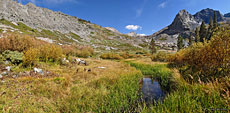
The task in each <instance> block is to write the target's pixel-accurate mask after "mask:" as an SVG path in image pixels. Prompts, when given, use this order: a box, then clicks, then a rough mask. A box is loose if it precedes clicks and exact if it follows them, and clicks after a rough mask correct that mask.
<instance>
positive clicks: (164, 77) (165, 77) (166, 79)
mask: <svg viewBox="0 0 230 113" xmlns="http://www.w3.org/2000/svg"><path fill="white" fill-rule="evenodd" d="M128 63H129V64H130V66H133V67H135V68H137V69H138V70H140V71H141V72H142V74H143V75H151V76H152V77H154V78H158V79H159V81H160V84H161V86H163V87H164V88H166V89H168V90H170V89H171V86H170V80H171V78H172V72H171V71H170V69H168V68H167V65H166V64H156V65H150V64H140V63H133V62H128ZM171 81H172V80H171Z"/></svg>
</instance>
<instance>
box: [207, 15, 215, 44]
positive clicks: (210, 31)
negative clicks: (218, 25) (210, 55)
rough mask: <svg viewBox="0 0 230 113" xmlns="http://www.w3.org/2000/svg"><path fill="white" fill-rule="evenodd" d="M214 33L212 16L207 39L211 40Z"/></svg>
mask: <svg viewBox="0 0 230 113" xmlns="http://www.w3.org/2000/svg"><path fill="white" fill-rule="evenodd" d="M212 33H213V20H212V17H210V21H209V26H208V33H207V36H206V40H210V39H211V37H212Z"/></svg>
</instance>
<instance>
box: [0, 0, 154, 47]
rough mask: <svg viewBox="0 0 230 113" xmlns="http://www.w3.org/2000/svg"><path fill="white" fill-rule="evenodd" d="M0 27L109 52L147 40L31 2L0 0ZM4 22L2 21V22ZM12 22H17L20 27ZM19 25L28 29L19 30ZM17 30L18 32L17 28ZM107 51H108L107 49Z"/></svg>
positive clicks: (137, 44)
mask: <svg viewBox="0 0 230 113" xmlns="http://www.w3.org/2000/svg"><path fill="white" fill-rule="evenodd" d="M0 19H2V21H1V24H3V25H6V24H7V26H10V27H13V28H15V29H17V30H18V31H20V32H22V33H28V34H30V35H35V36H36V37H43V38H51V39H53V40H54V42H58V43H66V44H70V43H73V42H76V43H79V44H82V45H91V46H93V47H94V48H98V49H106V50H111V48H113V49H115V50H119V49H124V48H125V47H124V46H125V45H128V46H127V48H125V49H128V48H142V47H141V46H139V45H143V44H146V43H148V42H149V40H150V39H145V38H143V37H141V38H140V37H129V36H128V35H124V34H121V33H119V32H118V31H117V30H114V29H113V30H112V29H108V28H103V27H101V26H99V25H96V24H92V23H90V22H88V21H85V20H83V19H80V18H77V17H73V16H69V15H66V14H63V13H61V12H54V11H52V10H49V9H46V8H40V7H36V6H35V5H34V4H32V3H28V4H27V5H22V4H20V3H17V2H15V1H13V0H0ZM3 19H4V21H3ZM12 23H16V24H18V23H19V26H18V25H16V24H12ZM22 26H25V27H24V28H28V29H23V30H22V29H21V28H23V27H22ZM19 28H20V29H19ZM108 48H110V49H108Z"/></svg>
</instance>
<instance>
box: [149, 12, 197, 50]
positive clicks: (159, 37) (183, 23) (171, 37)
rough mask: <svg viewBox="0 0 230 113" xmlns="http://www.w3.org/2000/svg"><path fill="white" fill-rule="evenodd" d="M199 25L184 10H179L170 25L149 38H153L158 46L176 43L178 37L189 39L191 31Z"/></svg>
mask: <svg viewBox="0 0 230 113" xmlns="http://www.w3.org/2000/svg"><path fill="white" fill-rule="evenodd" d="M199 25H200V23H199V22H198V21H197V20H196V19H195V18H194V17H193V16H192V15H191V14H189V13H188V12H187V11H186V10H181V11H180V12H179V13H178V14H177V15H176V17H175V19H174V20H173V22H172V24H170V25H169V26H167V27H165V28H163V29H162V30H160V31H158V32H156V33H154V34H153V35H151V36H149V37H151V38H154V39H155V40H156V41H157V42H159V44H161V43H163V44H161V45H166V46H168V45H167V44H164V43H177V37H178V35H182V36H183V37H189V35H190V33H191V31H194V30H195V28H196V27H197V26H199Z"/></svg>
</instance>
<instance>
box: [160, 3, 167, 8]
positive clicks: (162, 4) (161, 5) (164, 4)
mask: <svg viewBox="0 0 230 113" xmlns="http://www.w3.org/2000/svg"><path fill="white" fill-rule="evenodd" d="M166 5H167V2H162V3H161V4H159V5H158V7H160V8H165V7H166Z"/></svg>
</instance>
